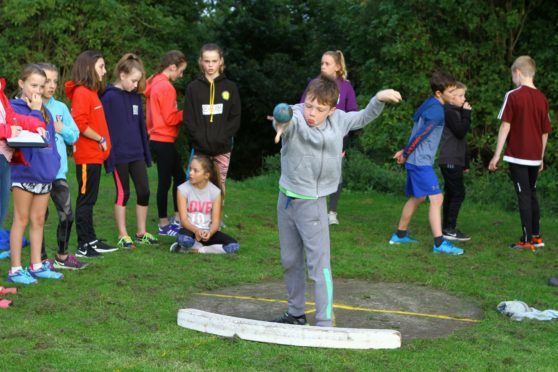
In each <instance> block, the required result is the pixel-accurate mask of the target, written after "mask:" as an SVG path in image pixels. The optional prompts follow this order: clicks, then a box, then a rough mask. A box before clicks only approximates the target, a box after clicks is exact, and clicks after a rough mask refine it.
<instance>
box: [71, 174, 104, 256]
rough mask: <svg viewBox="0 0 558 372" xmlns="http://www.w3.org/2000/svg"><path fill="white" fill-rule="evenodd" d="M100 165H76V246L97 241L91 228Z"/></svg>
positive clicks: (99, 178) (99, 179) (97, 192)
mask: <svg viewBox="0 0 558 372" xmlns="http://www.w3.org/2000/svg"><path fill="white" fill-rule="evenodd" d="M101 167H102V165H101V164H76V178H77V181H78V196H77V200H76V232H77V237H78V244H79V245H80V246H82V245H83V244H85V243H89V242H92V241H94V240H97V234H96V233H95V228H94V226H93V207H94V206H95V203H97V196H98V195H99V185H100V184H101Z"/></svg>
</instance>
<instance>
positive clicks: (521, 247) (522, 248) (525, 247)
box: [510, 241, 537, 252]
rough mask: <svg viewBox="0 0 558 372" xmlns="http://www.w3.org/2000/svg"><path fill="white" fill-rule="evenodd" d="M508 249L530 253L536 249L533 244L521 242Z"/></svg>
mask: <svg viewBox="0 0 558 372" xmlns="http://www.w3.org/2000/svg"><path fill="white" fill-rule="evenodd" d="M510 248H511V249H515V250H518V251H531V252H536V251H537V248H536V247H535V246H534V245H533V244H531V243H526V242H522V241H519V242H517V243H514V244H511V245H510Z"/></svg>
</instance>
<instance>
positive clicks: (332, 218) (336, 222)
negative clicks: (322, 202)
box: [327, 211, 339, 225]
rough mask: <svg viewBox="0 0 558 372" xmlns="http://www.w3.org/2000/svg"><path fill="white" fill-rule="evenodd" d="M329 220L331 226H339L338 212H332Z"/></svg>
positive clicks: (328, 217) (328, 215)
mask: <svg viewBox="0 0 558 372" xmlns="http://www.w3.org/2000/svg"><path fill="white" fill-rule="evenodd" d="M327 219H328V220H329V224H330V225H339V220H338V219H337V212H334V211H330V212H329V213H328V214H327Z"/></svg>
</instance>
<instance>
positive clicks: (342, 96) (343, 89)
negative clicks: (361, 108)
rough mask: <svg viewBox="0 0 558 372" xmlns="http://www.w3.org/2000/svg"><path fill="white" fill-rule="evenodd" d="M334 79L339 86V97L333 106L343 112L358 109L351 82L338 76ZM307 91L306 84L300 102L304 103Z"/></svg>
mask: <svg viewBox="0 0 558 372" xmlns="http://www.w3.org/2000/svg"><path fill="white" fill-rule="evenodd" d="M335 81H336V82H337V86H338V87H339V99H338V100H337V105H335V107H336V108H338V109H339V110H343V111H345V112H351V111H358V105H357V102H356V95H355V90H354V89H353V86H352V85H351V83H350V82H349V81H348V80H345V79H343V78H340V77H338V78H337V79H335ZM308 85H310V84H308ZM307 91H308V86H306V89H305V90H304V93H302V97H301V98H300V103H304V99H305V98H306V92H307Z"/></svg>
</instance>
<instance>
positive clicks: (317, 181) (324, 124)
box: [273, 76, 401, 327]
mask: <svg viewBox="0 0 558 372" xmlns="http://www.w3.org/2000/svg"><path fill="white" fill-rule="evenodd" d="M338 97H339V88H338V87H337V83H336V82H335V80H333V79H332V78H329V77H325V76H320V77H318V78H316V79H315V80H313V81H312V82H311V83H310V85H309V87H308V91H307V94H306V98H305V101H304V103H303V104H297V105H294V106H292V109H293V117H292V119H291V120H290V122H288V123H286V124H281V123H277V122H276V121H274V122H273V125H274V128H275V130H276V131H277V132H278V134H279V135H281V133H282V136H283V137H282V142H281V144H282V148H281V178H280V180H279V190H280V191H279V199H278V202H277V223H278V225H279V242H280V247H281V262H282V264H283V268H284V278H285V284H286V286H287V293H288V310H287V312H285V313H284V314H283V315H282V316H281V317H279V318H277V319H275V320H274V322H277V323H288V324H297V325H304V324H306V315H305V314H304V309H305V290H306V273H305V261H304V257H305V256H306V266H307V267H308V275H309V277H310V279H312V280H313V281H314V283H315V302H316V325H317V326H322V327H330V326H332V303H333V282H332V276H331V266H330V243H329V222H328V213H327V205H326V196H327V195H330V194H331V193H333V192H335V191H336V190H337V186H338V185H339V177H340V175H341V153H342V147H343V137H344V136H345V135H347V134H348V133H349V131H351V130H356V129H360V128H362V127H364V126H366V125H367V124H368V123H370V122H371V121H373V120H374V119H376V118H377V117H378V116H379V115H380V113H381V112H382V110H383V108H384V103H385V102H394V103H396V102H399V101H401V95H400V94H399V92H397V91H395V90H393V89H387V90H382V91H380V92H378V93H377V94H376V95H375V96H374V97H373V98H372V99H371V100H370V103H368V105H367V106H366V108H365V109H364V110H361V111H358V112H356V111H355V112H348V113H346V112H344V111H341V110H336V109H335V105H336V103H337V99H338Z"/></svg>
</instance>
